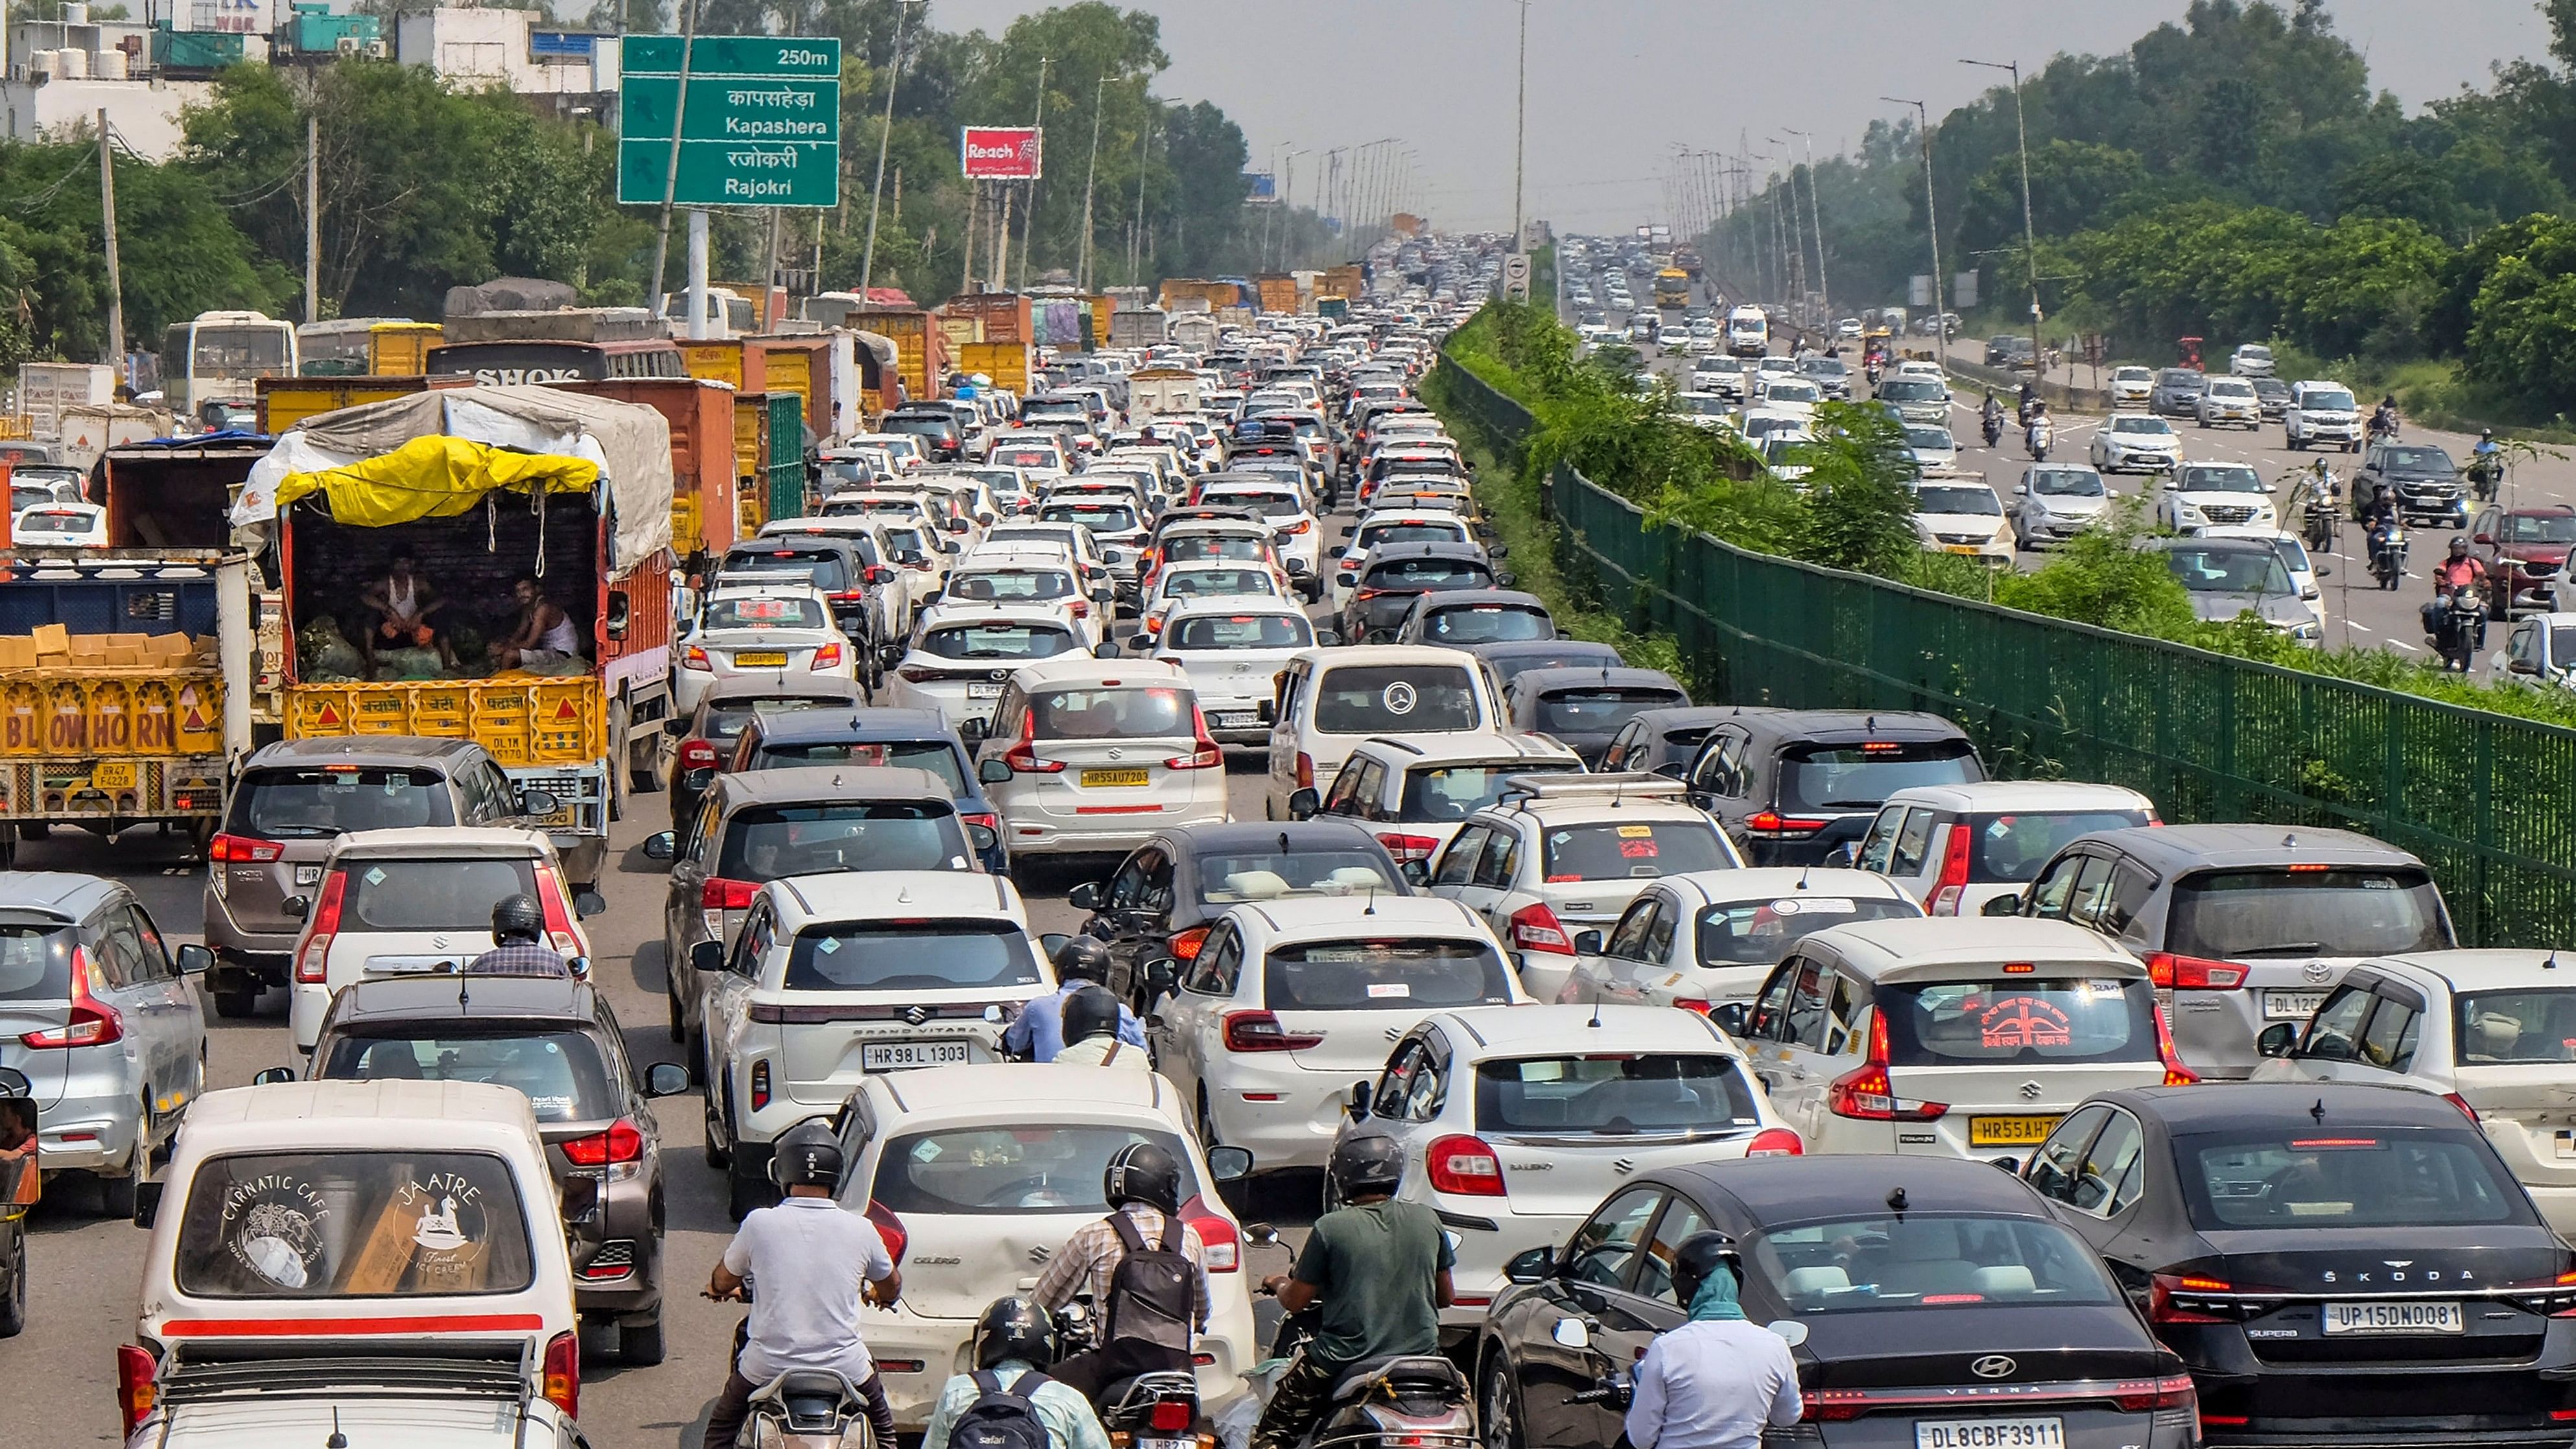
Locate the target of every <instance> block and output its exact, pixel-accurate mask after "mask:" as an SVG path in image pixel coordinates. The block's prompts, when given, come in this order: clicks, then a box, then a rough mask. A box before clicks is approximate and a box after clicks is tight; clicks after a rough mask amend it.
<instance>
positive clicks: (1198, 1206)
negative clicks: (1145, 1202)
mask: <svg viewBox="0 0 2576 1449" xmlns="http://www.w3.org/2000/svg"><path fill="white" fill-rule="evenodd" d="M1181 1221H1182V1222H1183V1223H1186V1224H1188V1225H1189V1229H1190V1231H1192V1232H1194V1233H1196V1234H1198V1235H1199V1246H1200V1247H1202V1248H1205V1249H1206V1250H1207V1256H1206V1257H1205V1258H1204V1259H1203V1260H1202V1261H1203V1262H1205V1263H1206V1265H1207V1270H1208V1271H1209V1272H1211V1273H1231V1272H1234V1271H1235V1270H1236V1269H1238V1268H1241V1267H1242V1266H1243V1240H1242V1239H1241V1238H1240V1237H1237V1236H1236V1235H1235V1231H1234V1224H1232V1223H1230V1222H1227V1221H1226V1220H1225V1219H1223V1218H1221V1217H1218V1216H1217V1215H1216V1214H1215V1213H1212V1212H1210V1211H1208V1205H1207V1197H1206V1195H1205V1194H1200V1195H1198V1196H1196V1197H1193V1198H1191V1199H1190V1200H1189V1201H1188V1202H1185V1203H1183V1204H1181Z"/></svg>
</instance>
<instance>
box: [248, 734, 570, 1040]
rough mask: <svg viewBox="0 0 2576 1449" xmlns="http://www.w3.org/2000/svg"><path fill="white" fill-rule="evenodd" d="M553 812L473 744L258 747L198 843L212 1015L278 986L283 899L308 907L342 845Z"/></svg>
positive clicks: (290, 943)
mask: <svg viewBox="0 0 2576 1449" xmlns="http://www.w3.org/2000/svg"><path fill="white" fill-rule="evenodd" d="M555 808H556V804H555V800H554V797H553V796H551V795H548V794H546V793H545V792H544V791H541V790H530V789H525V788H522V787H521V786H519V785H517V784H516V783H514V782H513V781H512V780H511V779H510V777H509V776H508V775H507V774H505V773H503V772H502V769H501V766H500V763H499V762H498V761H496V760H494V759H493V758H492V754H491V752H490V751H488V750H486V749H484V748H483V747H482V746H481V745H478V744H476V743H474V742H473V741H472V740H450V739H417V738H413V737H410V736H405V735H361V736H345V737H325V738H317V739H303V740H285V741H281V742H279V743H275V744H269V745H263V746H261V747H260V748H259V749H258V750H256V751H254V752H253V753H252V754H251V756H250V758H249V759H247V760H245V761H243V762H242V766H241V770H240V773H239V774H238V775H236V776H235V778H234V781H233V787H232V798H231V799H230V800H228V801H227V802H226V803H225V805H224V815H223V823H222V825H221V826H220V828H218V830H217V831H216V834H215V837H214V839H213V840H212V841H210V842H208V844H207V846H206V888H205V894H204V897H203V904H202V906H201V908H200V909H201V910H202V912H203V915H204V920H205V936H206V946H207V947H208V949H210V950H212V951H213V952H214V953H215V964H214V966H213V967H212V969H210V970H208V971H207V973H206V991H207V994H208V995H209V996H211V997H212V998H213V1000H214V1006H215V1015H217V1016H222V1017H243V1016H248V1015H250V1014H251V1012H252V1010H253V1009H254V1008H255V1007H256V1006H257V1005H258V1002H259V994H260V992H261V991H262V990H264V989H266V988H268V987H271V986H284V985H286V984H287V982H288V976H289V974H290V973H289V967H290V965H291V963H292V962H293V960H294V956H295V949H296V942H297V940H298V939H299V938H300V937H301V936H302V935H303V934H304V925H305V922H304V921H303V919H302V918H300V917H296V916H292V915H289V914H287V911H286V902H287V900H288V899H289V898H290V897H296V896H302V897H304V898H306V899H307V900H308V901H309V900H310V899H311V892H312V891H313V889H314V888H315V887H317V886H319V885H320V884H321V883H322V862H323V860H324V859H325V858H326V857H327V856H329V854H330V853H331V849H332V844H333V842H334V841H336V840H337V839H338V838H339V837H341V836H343V835H346V834H348V833H349V832H351V831H355V830H382V829H388V828H407V827H413V826H443V825H468V826H491V825H503V824H510V823H514V822H533V821H535V820H539V819H542V818H543V817H545V816H548V815H551V814H553V813H554V811H555Z"/></svg>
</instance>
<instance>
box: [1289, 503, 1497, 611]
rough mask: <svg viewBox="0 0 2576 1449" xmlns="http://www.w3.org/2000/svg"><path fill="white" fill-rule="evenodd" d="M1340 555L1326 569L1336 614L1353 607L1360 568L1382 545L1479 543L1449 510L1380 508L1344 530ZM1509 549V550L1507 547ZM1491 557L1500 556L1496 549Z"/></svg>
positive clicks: (1464, 523) (1330, 600) (1465, 522)
mask: <svg viewBox="0 0 2576 1449" xmlns="http://www.w3.org/2000/svg"><path fill="white" fill-rule="evenodd" d="M1342 540H1343V541H1342V544H1341V549H1340V552H1339V554H1338V555H1337V556H1336V557H1335V558H1333V559H1332V560H1331V561H1330V562H1329V564H1328V566H1327V569H1326V572H1327V573H1328V574H1329V575H1330V577H1329V578H1328V580H1327V583H1328V585H1329V587H1330V588H1331V590H1332V593H1331V597H1330V598H1329V600H1328V601H1327V602H1329V603H1330V604H1331V605H1332V609H1333V613H1334V614H1335V616H1337V617H1338V616H1340V615H1341V614H1342V613H1343V611H1344V610H1346V609H1347V608H1349V606H1350V599H1351V592H1352V591H1353V590H1354V589H1356V588H1358V587H1359V581H1360V570H1361V568H1362V566H1363V565H1365V564H1366V563H1367V562H1368V557H1369V555H1370V553H1371V552H1373V551H1374V550H1375V549H1376V548H1377V547H1378V546H1379V545H1381V544H1393V543H1467V544H1471V543H1474V542H1476V536H1475V534H1474V533H1472V532H1471V531H1470V530H1469V527H1468V524H1467V520H1465V519H1463V518H1461V517H1459V516H1458V515H1457V514H1455V513H1452V512H1446V511H1434V510H1430V509H1419V508H1400V509H1379V510H1376V511H1374V512H1371V513H1368V514H1366V515H1363V516H1362V517H1361V518H1360V520H1359V521H1358V522H1357V523H1354V524H1352V525H1350V526H1349V527H1347V528H1345V529H1343V530H1342ZM1504 551H1505V552H1508V551H1509V550H1508V549H1505V550H1504ZM1486 553H1487V556H1488V557H1499V556H1500V555H1498V554H1496V553H1494V551H1493V548H1491V547H1489V548H1488V549H1487V550H1486Z"/></svg>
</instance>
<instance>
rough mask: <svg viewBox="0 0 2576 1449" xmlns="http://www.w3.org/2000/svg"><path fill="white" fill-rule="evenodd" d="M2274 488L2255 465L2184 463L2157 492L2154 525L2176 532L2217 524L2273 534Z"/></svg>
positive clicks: (2168, 475)
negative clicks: (2271, 530) (2256, 469)
mask: <svg viewBox="0 0 2576 1449" xmlns="http://www.w3.org/2000/svg"><path fill="white" fill-rule="evenodd" d="M2275 486H2276V485H2273V484H2270V483H2266V482H2264V481H2263V475H2262V474H2260V473H2257V472H2255V471H2254V465H2252V464H2251V463H2185V464H2183V465H2182V466H2181V467H2178V468H2176V469H2174V470H2173V471H2172V472H2170V473H2168V474H2166V475H2165V485H2164V487H2163V488H2161V489H2159V490H2157V493H2156V523H2157V525H2158V526H2160V527H2163V528H2169V529H2172V530H2173V531H2174V532H2176V533H2190V532H2193V531H2196V530H2199V529H2203V528H2208V527H2211V526H2213V525H2216V526H2221V527H2231V528H2233V527H2242V528H2255V529H2263V530H2267V531H2268V530H2270V529H2272V528H2275V527H2277V526H2278V525H2277V523H2276V522H2275V510H2274V509H2273V506H2272V491H2273V489H2274V487H2275Z"/></svg>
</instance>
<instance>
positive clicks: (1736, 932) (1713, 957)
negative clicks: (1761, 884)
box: [1699, 895, 1923, 966]
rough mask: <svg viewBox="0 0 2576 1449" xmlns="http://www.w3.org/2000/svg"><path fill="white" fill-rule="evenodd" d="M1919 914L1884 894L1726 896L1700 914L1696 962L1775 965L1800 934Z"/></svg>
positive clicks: (1720, 964)
mask: <svg viewBox="0 0 2576 1449" xmlns="http://www.w3.org/2000/svg"><path fill="white" fill-rule="evenodd" d="M1922 914H1923V912H1922V910H1921V909H1920V908H1918V907H1916V906H1915V905H1914V903H1913V902H1911V901H1900V900H1895V899H1892V898H1889V897H1886V896H1807V895H1801V896H1780V897H1776V898H1775V897H1767V896H1766V897H1763V898H1761V899H1759V900H1750V901H1728V902H1726V903H1724V904H1722V905H1714V906H1709V907H1707V908H1706V909H1704V910H1702V911H1701V912H1700V913H1699V963H1700V964H1701V965H1703V966H1774V965H1778V964H1779V962H1780V958H1781V957H1783V956H1786V955H1788V954H1789V948H1790V947H1791V946H1794V945H1796V944H1797V943H1798V942H1799V940H1800V939H1801V938H1803V937H1805V936H1808V935H1811V934H1813V933H1814V932H1817V931H1821V930H1823V929H1824V928H1826V927H1827V926H1847V925H1850V924H1851V923H1852V922H1854V921H1889V920H1907V919H1911V918H1913V917H1915V916H1919V915H1922Z"/></svg>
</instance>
